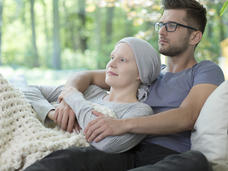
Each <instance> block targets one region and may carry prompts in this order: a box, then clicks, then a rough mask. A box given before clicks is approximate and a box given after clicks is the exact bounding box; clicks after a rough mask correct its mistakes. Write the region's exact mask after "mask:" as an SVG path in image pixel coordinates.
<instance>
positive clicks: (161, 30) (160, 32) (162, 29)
mask: <svg viewBox="0 0 228 171" xmlns="http://www.w3.org/2000/svg"><path fill="white" fill-rule="evenodd" d="M166 33H167V30H166V27H165V25H163V26H162V27H161V28H160V30H159V34H160V35H164V34H166Z"/></svg>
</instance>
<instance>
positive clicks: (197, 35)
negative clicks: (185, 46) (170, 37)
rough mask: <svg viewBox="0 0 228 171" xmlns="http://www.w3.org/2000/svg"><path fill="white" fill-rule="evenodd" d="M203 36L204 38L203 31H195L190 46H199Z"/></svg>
mask: <svg viewBox="0 0 228 171" xmlns="http://www.w3.org/2000/svg"><path fill="white" fill-rule="evenodd" d="M202 36H203V34H202V32H201V31H193V32H192V33H191V36H190V40H189V41H190V42H189V43H190V44H191V45H193V46H194V45H197V44H198V43H199V42H200V41H201V39H202Z"/></svg>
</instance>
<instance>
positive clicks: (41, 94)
mask: <svg viewBox="0 0 228 171" xmlns="http://www.w3.org/2000/svg"><path fill="white" fill-rule="evenodd" d="M62 89H63V86H58V87H54V86H27V87H26V88H24V89H23V90H22V92H23V93H24V96H25V98H26V99H27V100H28V101H29V103H30V104H31V105H32V107H33V108H34V110H35V111H36V112H37V114H38V116H39V118H40V119H41V121H42V122H43V123H44V122H45V120H46V119H47V115H48V113H49V111H51V110H55V107H54V106H53V105H52V104H51V103H52V102H56V101H57V98H58V96H59V94H60V93H61V91H62Z"/></svg>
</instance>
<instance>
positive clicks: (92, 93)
mask: <svg viewBox="0 0 228 171" xmlns="http://www.w3.org/2000/svg"><path fill="white" fill-rule="evenodd" d="M106 93H107V90H105V89H102V88H101V87H99V86H96V85H90V86H89V87H88V88H87V89H86V91H85V92H84V93H83V94H84V97H85V98H86V99H91V98H94V97H98V96H102V95H104V94H106Z"/></svg>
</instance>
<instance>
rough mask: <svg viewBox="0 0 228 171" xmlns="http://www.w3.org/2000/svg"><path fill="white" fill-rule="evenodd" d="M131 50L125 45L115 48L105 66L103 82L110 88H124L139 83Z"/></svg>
mask: <svg viewBox="0 0 228 171" xmlns="http://www.w3.org/2000/svg"><path fill="white" fill-rule="evenodd" d="M133 55H134V54H133V52H132V50H131V48H130V47H129V46H128V45H127V44H126V43H120V44H118V45H116V46H115V49H114V50H113V51H112V53H111V56H110V61H109V62H108V64H107V65H106V79H105V82H106V83H107V84H108V85H109V86H111V87H120V88H123V87H126V86H129V84H132V83H134V84H135V83H137V82H138V81H139V72H138V68H137V64H136V61H135V58H134V56H133Z"/></svg>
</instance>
